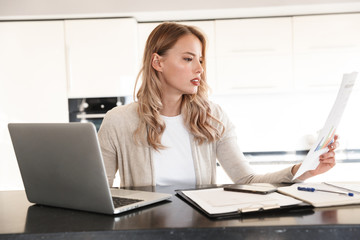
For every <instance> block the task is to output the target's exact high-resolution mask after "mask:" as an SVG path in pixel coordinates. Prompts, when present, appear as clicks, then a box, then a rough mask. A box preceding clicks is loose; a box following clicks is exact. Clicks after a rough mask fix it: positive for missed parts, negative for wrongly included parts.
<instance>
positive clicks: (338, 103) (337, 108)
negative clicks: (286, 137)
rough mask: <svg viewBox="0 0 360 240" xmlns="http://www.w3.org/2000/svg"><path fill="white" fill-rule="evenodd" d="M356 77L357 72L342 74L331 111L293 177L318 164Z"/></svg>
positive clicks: (331, 136)
mask: <svg viewBox="0 0 360 240" xmlns="http://www.w3.org/2000/svg"><path fill="white" fill-rule="evenodd" d="M356 77H357V72H353V73H350V74H344V77H343V80H342V83H341V86H340V90H339V92H338V95H337V97H336V100H335V103H334V105H333V107H332V109H331V112H330V114H329V116H328V118H327V120H326V122H325V125H324V127H323V128H322V130H321V131H320V134H319V137H318V139H317V141H316V142H315V144H314V145H313V146H312V148H311V149H310V151H309V153H308V154H307V156H306V158H305V159H304V161H303V162H302V164H301V167H300V168H299V170H298V171H297V173H296V174H295V176H294V178H293V179H296V178H298V177H299V176H301V175H302V174H303V173H305V172H306V171H309V170H314V169H316V167H317V166H318V165H319V156H320V155H322V154H323V153H326V152H328V148H327V146H328V145H329V144H330V143H331V142H332V140H333V138H334V136H335V133H336V129H337V127H338V125H339V123H340V119H341V117H342V115H343V112H344V110H345V106H346V104H347V102H348V99H349V96H350V93H351V91H352V89H353V86H354V84H355V81H356Z"/></svg>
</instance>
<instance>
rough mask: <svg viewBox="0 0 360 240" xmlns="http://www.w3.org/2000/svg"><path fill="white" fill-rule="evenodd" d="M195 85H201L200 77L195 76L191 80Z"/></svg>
mask: <svg viewBox="0 0 360 240" xmlns="http://www.w3.org/2000/svg"><path fill="white" fill-rule="evenodd" d="M190 82H191V83H192V84H193V85H195V86H199V85H200V79H198V78H194V79H193V80H191V81H190Z"/></svg>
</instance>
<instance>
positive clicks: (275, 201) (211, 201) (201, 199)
mask: <svg viewBox="0 0 360 240" xmlns="http://www.w3.org/2000/svg"><path fill="white" fill-rule="evenodd" d="M176 193H177V195H178V196H180V197H181V198H182V199H184V200H185V201H186V202H188V203H190V204H191V205H193V206H194V207H196V208H197V209H198V210H200V211H201V212H203V213H204V214H205V215H207V216H208V217H214V218H219V217H229V216H230V217H231V216H239V215H242V214H244V213H255V212H264V211H270V210H275V211H276V210H280V209H281V210H282V209H284V208H300V207H304V206H307V207H308V205H306V204H305V205H304V204H303V202H302V201H299V200H297V199H294V198H292V197H289V196H285V195H283V194H279V193H276V192H273V193H269V194H254V193H245V192H234V191H225V190H224V188H223V187H215V188H204V189H187V190H176Z"/></svg>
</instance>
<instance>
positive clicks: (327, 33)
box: [293, 14, 360, 88]
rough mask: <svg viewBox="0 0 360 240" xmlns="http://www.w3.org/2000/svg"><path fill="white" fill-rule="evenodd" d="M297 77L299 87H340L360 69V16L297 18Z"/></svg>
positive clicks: (295, 63)
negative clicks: (345, 76) (351, 74)
mask: <svg viewBox="0 0 360 240" xmlns="http://www.w3.org/2000/svg"><path fill="white" fill-rule="evenodd" d="M293 21H294V78H295V83H296V86H297V87H299V88H303V87H313V86H331V85H333V86H334V85H336V86H339V84H340V82H341V78H342V75H343V73H347V72H352V71H354V70H358V71H359V69H360V14H342V15H325V16H304V17H294V18H293Z"/></svg>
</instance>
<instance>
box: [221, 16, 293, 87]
mask: <svg viewBox="0 0 360 240" xmlns="http://www.w3.org/2000/svg"><path fill="white" fill-rule="evenodd" d="M215 34H216V37H215V39H216V70H217V72H216V79H217V84H216V89H217V92H219V93H228V92H232V91H237V90H240V89H248V88H287V87H289V86H291V84H292V81H291V79H292V18H291V17H284V18H263V19H236V20H216V21H215Z"/></svg>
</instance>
